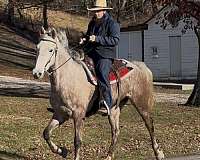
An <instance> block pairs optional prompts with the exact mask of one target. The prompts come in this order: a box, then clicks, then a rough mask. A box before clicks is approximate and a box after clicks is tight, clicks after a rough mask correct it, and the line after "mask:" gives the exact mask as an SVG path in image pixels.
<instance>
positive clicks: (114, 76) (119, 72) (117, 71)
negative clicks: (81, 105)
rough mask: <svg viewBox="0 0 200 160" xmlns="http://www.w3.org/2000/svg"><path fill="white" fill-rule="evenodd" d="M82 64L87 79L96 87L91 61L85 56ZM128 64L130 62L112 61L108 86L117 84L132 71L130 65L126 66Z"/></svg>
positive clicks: (122, 60)
mask: <svg viewBox="0 0 200 160" xmlns="http://www.w3.org/2000/svg"><path fill="white" fill-rule="evenodd" d="M83 63H84V65H83V67H84V69H85V70H86V73H87V76H88V79H89V80H90V81H91V82H92V84H94V85H97V77H96V73H95V68H94V62H93V60H92V59H91V58H90V57H88V56H85V58H84V60H83ZM83 63H82V64H83ZM129 63H130V62H128V61H126V60H124V59H114V60H113V64H112V67H111V70H110V73H109V80H110V84H114V83H117V82H119V79H122V78H123V77H125V75H126V74H127V73H128V72H129V71H131V70H132V69H133V68H132V67H131V65H128V64H129Z"/></svg>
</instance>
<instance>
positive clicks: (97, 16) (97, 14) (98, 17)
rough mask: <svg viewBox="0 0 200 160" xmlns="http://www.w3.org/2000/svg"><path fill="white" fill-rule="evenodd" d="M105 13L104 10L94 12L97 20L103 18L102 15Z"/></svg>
mask: <svg viewBox="0 0 200 160" xmlns="http://www.w3.org/2000/svg"><path fill="white" fill-rule="evenodd" d="M105 12H106V11H104V10H99V11H95V15H96V18H97V19H100V18H102V17H103V15H104V14H105Z"/></svg>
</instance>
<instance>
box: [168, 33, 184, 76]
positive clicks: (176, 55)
mask: <svg viewBox="0 0 200 160" xmlns="http://www.w3.org/2000/svg"><path fill="white" fill-rule="evenodd" d="M169 52H170V76H171V77H180V76H181V36H170V37H169Z"/></svg>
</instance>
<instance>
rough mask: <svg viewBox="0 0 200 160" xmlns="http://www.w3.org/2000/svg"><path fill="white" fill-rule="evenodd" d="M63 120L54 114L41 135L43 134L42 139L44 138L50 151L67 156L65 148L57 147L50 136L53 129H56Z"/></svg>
mask: <svg viewBox="0 0 200 160" xmlns="http://www.w3.org/2000/svg"><path fill="white" fill-rule="evenodd" d="M63 122H64V121H63V120H62V121H61V119H60V118H58V117H57V116H55V114H54V115H53V118H52V119H51V121H50V122H49V124H48V126H47V127H46V128H45V130H44V132H43V136H44V139H45V140H46V142H47V144H48V145H49V147H50V149H51V150H52V152H53V153H56V154H59V155H61V156H62V157H64V158H65V157H66V156H67V150H66V149H65V148H62V149H61V148H59V147H58V146H57V145H55V144H54V143H53V141H52V140H51V138H50V136H51V133H52V131H53V130H54V129H56V128H57V127H58V126H59V125H60V124H62V123H63Z"/></svg>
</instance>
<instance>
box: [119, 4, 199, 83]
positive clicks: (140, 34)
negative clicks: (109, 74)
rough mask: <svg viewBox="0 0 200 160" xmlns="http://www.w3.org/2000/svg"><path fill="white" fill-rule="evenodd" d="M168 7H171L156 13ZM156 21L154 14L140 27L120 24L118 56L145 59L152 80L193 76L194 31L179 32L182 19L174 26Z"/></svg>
mask: <svg viewBox="0 0 200 160" xmlns="http://www.w3.org/2000/svg"><path fill="white" fill-rule="evenodd" d="M167 9H170V7H166V8H165V9H163V10H162V11H161V12H160V13H159V14H162V13H163V12H165V11H166V10H167ZM155 22H156V18H155V17H153V18H151V19H150V20H148V21H147V22H146V23H145V25H143V27H141V25H140V27H139V28H138V27H127V28H122V29H121V40H120V44H119V53H118V56H119V57H120V58H126V59H129V60H141V61H144V62H145V64H146V65H147V66H148V67H149V68H150V69H151V71H152V72H153V75H154V80H184V79H195V78H196V74H197V65H198V41H197V37H196V35H195V33H194V31H192V30H188V31H187V33H186V34H182V33H181V30H182V28H183V27H184V24H183V23H181V22H180V23H179V25H178V27H177V28H171V27H170V26H169V27H168V28H167V29H165V30H164V29H162V28H161V27H160V25H158V24H156V23H155ZM136 28H138V29H136Z"/></svg>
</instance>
